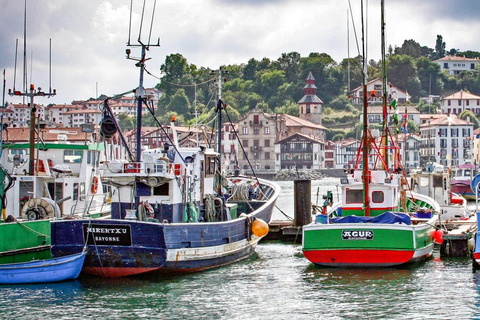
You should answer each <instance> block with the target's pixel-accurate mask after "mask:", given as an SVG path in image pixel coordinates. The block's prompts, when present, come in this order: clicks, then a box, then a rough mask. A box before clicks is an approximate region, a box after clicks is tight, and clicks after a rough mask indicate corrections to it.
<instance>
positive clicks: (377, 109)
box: [360, 106, 420, 124]
mask: <svg viewBox="0 0 480 320" xmlns="http://www.w3.org/2000/svg"><path fill="white" fill-rule="evenodd" d="M405 109H406V111H407V120H413V121H415V123H420V112H419V111H418V110H417V108H415V107H413V106H398V107H397V111H398V112H397V116H398V121H399V123H400V124H402V121H403V119H404V116H405ZM394 114H395V110H393V108H389V110H388V123H392V122H393V115H394ZM360 122H363V113H362V114H360ZM382 122H383V107H382V106H369V107H368V123H369V124H374V123H382Z"/></svg>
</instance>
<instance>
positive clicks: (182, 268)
mask: <svg viewBox="0 0 480 320" xmlns="http://www.w3.org/2000/svg"><path fill="white" fill-rule="evenodd" d="M139 46H140V47H141V50H142V52H141V58H140V59H138V60H136V61H137V63H136V66H138V67H140V85H139V87H138V88H137V89H136V90H135V93H136V98H137V129H136V148H135V156H133V152H130V151H129V148H128V144H125V145H124V150H126V152H125V154H126V158H125V159H119V158H118V157H116V158H114V159H111V160H106V161H105V163H104V164H103V165H102V168H101V176H102V180H103V181H104V182H105V184H108V185H110V186H111V187H112V188H113V189H112V200H111V218H110V219H94V218H89V219H68V220H67V219H64V220H55V221H52V252H53V254H54V255H55V256H63V255H69V254H72V253H75V252H79V251H80V250H81V248H82V247H83V246H84V245H85V244H86V245H87V247H88V253H87V257H86V259H85V264H84V267H83V271H82V272H83V273H86V274H92V275H96V276H103V277H124V276H132V275H138V274H144V273H148V272H158V273H160V274H165V273H188V272H195V271H200V270H204V269H208V268H214V267H218V266H222V265H225V264H229V263H232V262H235V261H238V260H241V259H245V258H247V257H249V256H250V255H251V254H253V253H254V250H255V247H256V245H257V244H258V242H259V241H260V239H262V237H264V236H265V235H266V233H267V232H268V222H269V221H270V219H271V215H272V212H273V209H274V206H275V201H276V199H277V197H278V195H279V192H280V189H279V187H278V185H276V184H275V183H273V182H270V181H267V180H263V179H257V178H256V177H244V176H230V177H227V176H226V175H224V174H222V168H221V162H220V155H221V151H222V147H221V139H220V137H221V133H222V125H221V114H222V112H225V111H224V109H225V105H224V103H223V101H222V99H221V84H222V81H223V77H222V72H221V70H220V71H219V72H218V103H217V121H218V122H217V130H218V131H217V133H218V134H217V136H218V138H219V139H218V141H217V146H216V147H217V149H216V150H214V149H212V148H210V147H208V146H206V145H202V144H200V143H199V144H198V145H197V146H193V147H182V146H180V144H179V142H178V137H177V134H176V130H175V120H174V119H172V121H171V123H170V127H169V128H168V129H169V132H171V135H167V136H171V138H169V141H168V142H167V143H166V144H165V145H164V146H163V147H162V148H157V149H152V150H144V148H143V146H142V144H141V118H142V108H143V104H144V102H145V101H146V97H145V95H144V92H145V90H144V88H143V73H144V68H145V64H144V62H145V53H146V51H147V50H148V49H149V45H146V44H142V43H141V42H140V45H139ZM127 58H131V59H133V58H132V57H130V52H129V51H127ZM147 105H148V104H147ZM104 112H105V117H104V119H103V120H102V122H101V132H102V133H101V134H102V136H103V137H104V138H105V140H106V141H107V142H108V141H110V139H111V138H112V137H113V136H115V135H118V136H119V138H118V140H120V141H125V138H124V137H123V135H122V131H121V130H117V129H118V125H117V123H116V120H115V118H114V117H113V114H112V113H111V110H110V111H109V107H108V103H105V109H104ZM158 124H159V123H158ZM159 126H160V127H161V128H163V126H162V125H160V124H159ZM113 154H115V153H113Z"/></svg>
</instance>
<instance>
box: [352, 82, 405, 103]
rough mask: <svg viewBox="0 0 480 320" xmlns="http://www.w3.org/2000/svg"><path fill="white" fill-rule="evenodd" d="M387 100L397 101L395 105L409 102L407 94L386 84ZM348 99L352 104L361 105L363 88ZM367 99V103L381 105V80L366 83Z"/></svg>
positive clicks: (358, 88)
mask: <svg viewBox="0 0 480 320" xmlns="http://www.w3.org/2000/svg"><path fill="white" fill-rule="evenodd" d="M387 86H388V88H387V95H388V100H389V101H392V100H393V99H397V103H405V102H407V101H409V100H410V95H409V94H408V92H406V91H404V90H402V89H400V88H397V87H395V86H394V85H393V84H392V83H390V82H388V83H387ZM349 98H350V100H351V101H352V103H353V104H363V86H359V87H357V88H355V89H353V90H352V91H350V93H349ZM367 99H368V102H369V103H372V104H381V103H382V99H383V84H382V79H380V78H376V79H373V80H370V81H369V82H368V83H367Z"/></svg>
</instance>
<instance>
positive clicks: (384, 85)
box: [380, 0, 388, 170]
mask: <svg viewBox="0 0 480 320" xmlns="http://www.w3.org/2000/svg"><path fill="white" fill-rule="evenodd" d="M380 7H381V30H382V35H381V37H382V41H381V50H382V53H381V57H382V90H383V97H382V110H383V136H382V140H383V141H382V149H381V150H382V153H383V159H384V161H385V166H386V168H384V169H385V170H388V123H387V122H388V115H387V70H386V66H385V64H386V57H385V7H384V0H381V1H380Z"/></svg>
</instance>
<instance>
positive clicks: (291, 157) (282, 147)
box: [275, 133, 325, 170]
mask: <svg viewBox="0 0 480 320" xmlns="http://www.w3.org/2000/svg"><path fill="white" fill-rule="evenodd" d="M323 151H324V142H323V141H321V140H319V139H316V138H314V137H311V136H308V135H304V134H301V133H295V134H293V135H291V136H289V137H287V138H285V139H282V140H280V141H278V142H277V143H275V154H276V158H275V169H276V170H281V169H313V170H315V169H321V168H325V157H324V152H323Z"/></svg>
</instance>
